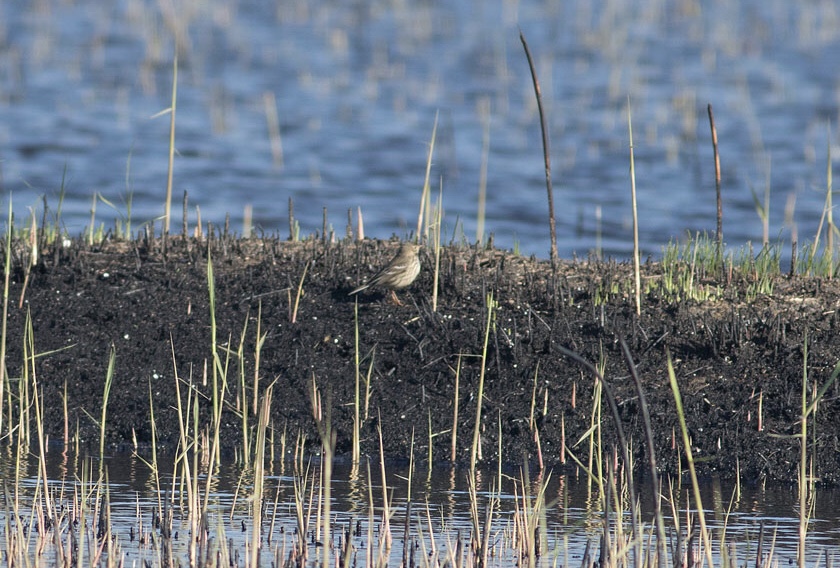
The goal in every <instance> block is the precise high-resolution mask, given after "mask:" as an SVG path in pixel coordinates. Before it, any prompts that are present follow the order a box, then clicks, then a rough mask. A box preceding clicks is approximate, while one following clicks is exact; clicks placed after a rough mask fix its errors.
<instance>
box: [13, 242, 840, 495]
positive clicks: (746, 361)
mask: <svg viewBox="0 0 840 568" xmlns="http://www.w3.org/2000/svg"><path fill="white" fill-rule="evenodd" d="M395 247H396V243H394V242H391V243H388V242H373V241H371V242H364V243H361V244H357V243H353V242H349V241H348V242H343V243H337V244H325V243H323V242H321V241H319V240H310V241H306V242H303V243H291V242H287V241H281V240H277V239H272V238H269V239H248V240H241V239H240V240H238V239H227V238H225V239H213V240H210V241H209V242H208V241H206V240H205V241H196V240H193V239H188V240H184V239H181V238H170V239H168V240H166V241H163V240H161V239H155V240H152V241H136V242H114V243H106V244H104V245H102V246H96V247H90V246H87V245H86V244H84V243H81V242H74V243H72V244H71V245H70V246H61V247H44V249H43V251H42V254H41V256H40V258H39V260H38V262H37V264H36V265H35V266H34V267H33V268H32V269H31V271H29V274H28V279H27V271H26V270H25V268H24V267H25V261H26V258H27V255H26V254H25V249H23V248H16V250H17V251H18V253H17V254H14V255H13V258H14V259H15V262H14V264H13V268H12V274H11V287H10V294H9V298H10V299H9V313H8V319H7V330H8V331H7V338H8V339H7V354H6V361H7V366H8V371H9V376H10V378H11V382H10V389H11V395H12V400H13V406H14V405H16V404H17V401H16V400H14V397H16V396H18V385H19V384H20V382H19V381H18V380H17V379H18V378H20V377H21V376H23V375H24V371H23V367H24V365H23V361H24V355H23V345H24V338H25V336H26V334H25V330H26V326H27V314H29V315H30V317H31V325H32V337H33V338H34V346H35V352H36V353H37V354H40V356H39V357H37V358H36V359H35V363H34V369H35V373H36V377H37V382H38V387H39V389H41V391H42V393H43V402H44V408H45V417H44V421H45V426H46V429H47V433H48V434H49V435H50V437H51V440H52V441H60V440H63V439H64V437H65V435H69V436H70V437H71V438H73V437H74V436H76V435H77V433H78V436H79V439H80V443H81V445H82V446H83V447H90V448H91V449H93V448H95V447H97V446H98V438H99V430H98V425H97V424H96V423H95V421H94V419H93V418H91V417H99V416H100V414H101V404H102V394H103V388H104V381H105V377H106V371H107V367H108V361H109V354H110V351H111V348H112V346H113V349H114V351H115V354H116V359H115V372H114V383H113V387H112V391H111V396H110V400H109V404H108V415H107V416H108V417H107V443H108V445H109V447H110V448H112V449H125V448H127V447H129V448H130V447H131V445H132V443H133V440H137V442H138V443H139V444H141V445H147V444H149V443H150V442H151V440H152V430H151V422H150V397H151V400H152V402H153V404H154V415H155V419H156V428H157V436H158V443H159V445H160V446H161V447H164V448H168V449H171V450H173V451H174V449H175V448H176V446H177V442H178V436H179V426H178V421H177V412H176V388H175V387H176V385H175V379H174V377H175V373H176V368H177V376H178V377H180V379H181V380H182V381H183V382H182V393H184V392H185V389H184V388H183V387H184V385H186V384H187V383H188V382H190V381H191V382H192V384H193V385H194V388H195V389H197V391H198V392H200V393H202V394H203V395H208V396H209V393H210V391H211V382H212V381H211V380H210V378H209V377H210V374H211V371H212V349H211V326H210V308H209V293H208V279H207V254H208V250H209V251H210V256H211V258H212V261H213V271H214V280H215V295H216V302H215V304H216V330H217V344H218V345H219V353H220V354H221V355H222V357H223V359H224V358H225V357H227V356H228V354H230V359H228V363H229V369H230V371H229V375H230V377H231V379H229V381H230V382H229V384H228V385H227V389H228V390H227V395H226V400H227V403H226V405H225V409H224V412H223V417H222V433H223V439H222V442H223V445H224V446H225V447H226V448H227V449H232V448H234V447H236V446H237V445H241V443H242V419H241V412H240V411H241V408H242V407H243V405H244V406H245V407H247V409H248V412H251V409H252V407H253V398H254V392H253V384H254V377H255V376H258V377H259V387H258V391H261V390H262V389H263V388H264V387H265V385H267V384H269V383H271V382H274V400H273V409H272V426H273V429H274V432H275V438H274V440H275V445H276V446H278V447H279V444H280V437H281V434H282V433H283V432H285V434H286V439H287V441H288V447H289V448H290V447H291V446H293V444H294V440H295V439H296V438H297V436H298V433H301V432H302V433H304V434H305V435H306V440H307V447H308V449H309V450H310V451H312V452H317V450H318V443H317V441H316V440H317V431H316V428H315V424H314V421H313V418H312V405H311V396H310V392H311V389H312V382H313V377H314V380H315V383H316V384H317V386H318V388H319V389H320V390H321V393H322V395H323V399H324V400H325V401H329V402H330V403H331V404H329V407H330V408H331V422H332V424H333V427H334V428H335V430H336V432H337V444H336V446H337V452H338V453H339V454H340V455H345V456H346V455H347V453H348V452H349V451H350V449H351V438H350V436H351V433H352V428H351V424H352V418H353V407H352V402H353V400H354V396H355V384H356V382H355V381H356V378H355V377H356V364H355V353H356V351H355V331H356V324H355V316H354V313H355V303H354V297H352V296H348V295H347V293H348V292H349V291H350V290H351V289H352V288H353V287H355V285H357V284H358V283H359V282H361V281H363V279H364V278H367V277H369V276H370V275H371V274H372V273H373V272H374V270H375V269H376V267H378V266H381V265H382V263H384V262H386V261H387V260H388V259H389V258H390V256H391V255H392V254H393V251H394V250H395ZM423 266H424V269H423V271H422V272H421V275H420V277H419V278H418V280H417V282H415V284H414V285H413V286H412V287H411V288H409V289H408V291H407V292H403V293H402V294H401V298H402V299H403V301H404V303H405V305H404V306H394V305H391V304H390V303H388V302H386V301H385V294H383V293H381V292H377V291H366V292H364V293H362V294H360V296H359V303H358V331H359V353H360V356H361V358H362V361H361V364H360V365H359V367H360V369H361V372H362V373H363V374H364V375H366V374H367V373H368V372H370V399H369V406H368V409H369V411H368V418H367V420H365V421H364V423H363V424H362V429H361V449H362V453H363V454H365V455H370V456H374V457H378V455H379V438H378V426H380V425H381V430H382V433H383V447H384V452H385V454H386V456H387V457H388V458H389V459H405V458H407V457H408V456H409V454H410V451H411V447H412V439H413V444H414V452H415V455H416V456H417V459H426V456H427V455H428V454H429V432H430V431H431V432H432V434H433V436H432V455H433V459H434V460H435V461H436V462H438V461H440V462H445V461H449V460H450V457H451V456H450V445H451V440H452V438H451V435H452V428H453V405H454V401H455V397H456V393H455V375H456V370H459V371H458V374H459V376H458V380H459V388H458V393H457V395H458V402H459V413H460V415H459V420H458V432H457V433H458V438H457V440H458V441H457V448H456V455H455V461H456V462H459V463H465V462H468V461H469V453H470V452H469V445H470V443H471V441H472V432H473V427H474V418H475V408H476V392H477V388H478V382H479V377H480V374H481V373H480V371H481V368H480V367H481V365H480V357H479V356H480V354H481V352H482V347H483V344H484V338H485V331H486V329H487V314H488V309H487V303H486V298H487V296H488V294H490V293H492V294H493V298H494V300H495V301H496V309H495V310H494V317H495V320H494V324H493V325H491V326H490V329H491V332H490V335H489V341H488V349H487V358H486V362H487V364H486V367H485V394H484V404H483V413H482V439H481V442H482V458H483V460H484V461H485V462H488V463H495V462H496V461H497V459H498V458H497V454H498V449H499V447H501V449H502V456H503V460H504V461H505V462H508V463H514V464H515V463H521V461H522V460H523V459H528V460H530V461H531V462H532V463H537V462H538V459H539V457H540V456H541V457H542V461H543V463H544V464H545V465H546V466H549V465H552V466H553V465H557V464H559V463H560V461H561V459H563V458H565V461H566V463H567V464H571V463H572V460H571V459H570V455H569V450H570V451H571V452H573V453H574V454H575V455H576V456H578V457H579V458H580V459H581V460H583V461H584V462H586V460H587V459H588V458H587V453H588V451H589V450H588V447H589V443H588V441H584V442H581V443H578V442H579V441H580V439H581V436H582V435H583V434H584V433H585V432H586V431H587V430H589V428H590V425H591V420H592V409H593V399H592V393H593V387H594V384H595V383H594V380H593V377H592V375H591V374H590V373H589V372H587V371H586V370H585V369H584V368H583V367H582V366H580V365H579V364H577V363H575V362H573V361H572V360H571V359H570V358H569V357H567V356H566V355H564V354H563V352H562V349H568V350H571V351H573V352H575V353H578V354H579V355H580V356H581V357H583V358H584V359H586V360H587V361H589V362H591V363H593V364H599V363H600V364H601V365H603V366H604V376H605V377H606V381H607V384H608V385H609V386H610V388H611V389H612V390H613V392H614V393H615V397H616V401H617V403H618V410H619V413H620V415H621V419H622V425H623V428H624V431H625V434H626V435H627V436H628V438H629V439H630V440H631V444H632V448H633V455H634V460H635V463H636V464H637V466H638V467H642V466H643V464H645V463H646V459H647V458H646V454H645V446H646V444H645V442H644V440H645V436H644V432H643V424H642V419H641V414H640V406H639V398H638V395H637V392H636V389H635V387H634V385H633V380H632V378H631V375H630V373H629V371H628V365H627V362H626V361H625V359H624V358H623V357H622V353H621V348H620V343H619V341H620V340H624V341H626V343H627V345H628V347H629V349H630V353H631V354H632V357H633V359H634V361H635V363H636V368H637V370H638V374H639V376H640V379H641V383H642V385H643V388H644V393H645V396H646V398H647V402H648V404H649V406H650V410H651V416H652V423H653V424H652V425H653V434H654V440H655V442H654V449H655V451H656V455H657V459H658V465H659V467H660V469H661V470H662V471H665V472H669V473H676V472H678V471H680V468H681V466H680V460H681V458H682V443H681V441H680V437H679V436H680V435H679V430H678V422H677V416H676V412H675V404H674V398H673V394H672V392H671V388H670V386H669V384H668V373H667V354H668V353H670V356H671V358H672V360H673V364H674V369H675V373H676V376H677V379H678V382H679V385H680V389H681V393H682V397H683V403H684V407H685V412H686V419H687V421H688V427H689V430H690V433H691V442H692V448H693V451H694V455H695V459H696V460H698V467H699V471H700V473H701V474H716V475H721V476H723V477H732V476H734V475H736V472H739V473H740V475H741V478H742V480H744V481H745V482H758V481H761V480H764V479H769V480H777V481H782V482H790V483H793V482H795V481H796V468H797V467H798V457H799V445H798V441H797V440H796V439H795V438H790V437H789V436H791V435H792V434H795V433H796V432H798V428H799V425H798V422H799V413H800V404H801V402H800V401H801V390H802V379H803V368H804V367H803V362H804V349H805V346H806V336H807V350H808V365H807V370H808V378H809V385H810V386H809V393H810V395H812V394H813V392H815V389H816V388H818V387H816V386H814V385H822V384H823V383H825V382H826V381H827V380H828V379H829V377H830V376H831V373H832V371H833V370H834V367H835V365H836V364H837V361H838V359H840V339H838V333H837V328H838V316H837V307H838V304H839V303H840V287H838V286H837V284H836V282H835V281H832V280H828V279H818V278H810V277H809V278H806V277H798V276H794V277H790V276H785V275H779V276H776V277H775V278H774V280H773V291H772V293H771V294H759V295H757V296H755V297H752V296H753V295H752V294H748V293H747V288H748V286H749V285H750V283H751V282H750V276H749V275H738V274H736V275H735V276H731V275H730V276H728V277H727V280H728V281H727V282H717V283H710V282H705V283H704V285H711V284H715V285H717V286H719V290H720V292H719V294H718V295H719V296H720V297H718V298H716V299H712V300H706V301H702V302H701V301H693V300H680V299H675V298H673V297H666V295H665V294H662V293H659V292H656V291H650V292H648V293H647V294H646V295H645V296H644V297H643V298H642V313H641V315H639V316H637V315H636V313H635V307H634V302H633V299H632V297H631V296H630V294H629V293H628V290H631V289H632V278H631V267H630V266H629V265H626V264H620V263H614V262H581V261H575V262H570V261H563V262H561V263H560V265H559V266H558V267H557V268H556V270H552V267H551V266H550V264H549V263H547V262H544V261H537V260H534V259H528V258H522V257H518V256H515V255H513V254H512V253H510V252H504V251H497V250H478V249H475V248H469V247H448V248H446V249H444V251H443V253H442V256H441V263H440V266H441V270H440V283H439V296H438V305H437V310H436V311H434V310H433V309H432V304H431V302H432V287H433V275H432V270H431V267H432V266H433V261H432V258H431V257H430V256H429V254H428V252H424V257H423ZM304 270H306V276H305V278H304V281H303V290H304V295H303V296H302V298H301V299H300V301H299V305H298V309H297V314H296V318H295V320H296V321H295V322H294V323H292V321H291V319H292V318H291V314H292V312H293V306H294V302H295V295H296V293H297V289H298V285H299V282H300V280H301V277H302V275H303V274H304ZM661 271H662V267H661V265H659V264H655V263H648V264H646V265H645V266H644V267H643V275H642V276H643V281H645V282H655V281H656V279H661V278H662V273H661ZM24 282H25V290H24ZM21 297H22V298H23V303H22V307H20V306H19V302H20V301H21ZM258 326H259V334H260V335H261V336H264V338H263V340H262V346H261V350H260V360H259V369H258V370H256V371H255V346H256V344H257V334H258V331H257V330H258ZM173 352H174V360H173ZM238 352H241V353H242V354H244V357H243V359H244V361H245V363H244V368H243V369H244V370H243V371H242V372H243V373H244V377H245V378H246V381H245V388H244V392H243V390H242V386H241V381H240V379H239V378H238V377H239V370H238V365H239V363H238V361H237V359H236V353H238ZM234 378H235V380H234ZM65 392H66V398H65ZM838 393H840V388H838V386H837V385H836V383H835V384H834V385H833V386H832V387H831V388H829V390H828V391H827V392H826V393H825V398H824V399H823V400H822V402H821V403H820V405H819V407H818V411H817V413H816V417H815V419H814V421H813V422H812V423H811V425H810V432H811V433H812V434H811V436H812V437H811V438H810V440H809V441H810V445H809V454H810V455H811V456H812V457H813V460H814V462H813V471H814V474H815V475H816V476H817V477H818V478H819V479H820V480H821V481H822V482H824V483H828V484H836V483H838V482H840V451H839V450H840V439H839V438H838V435H840V401H839V400H838ZM4 404H8V403H7V402H4ZM65 407H66V409H67V410H66V412H65ZM210 407H211V405H210V403H209V399H202V408H201V416H200V420H201V423H202V424H203V425H206V424H207V423H208V421H209V419H210V413H211V410H210ZM532 417H533V418H532ZM601 420H602V424H603V435H604V437H603V444H604V448H605V451H607V452H612V451H613V446H614V443H615V439H616V438H615V427H614V424H613V421H612V418H611V417H610V414H609V409H608V407H607V405H606V401H605V402H604V405H603V409H602V411H601ZM254 423H255V420H254V418H253V415H251V416H250V417H249V424H250V425H251V427H253V424H254ZM3 428H4V429H7V428H8V421H7V422H6V425H5V426H3ZM537 433H538V435H537ZM2 434H3V435H4V436H5V435H8V430H6V431H4V432H2ZM500 436H501V442H500V440H499V437H500ZM563 441H565V444H566V446H568V448H569V450H567V451H565V452H564V451H563V449H562V445H563ZM683 467H684V464H683Z"/></svg>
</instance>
